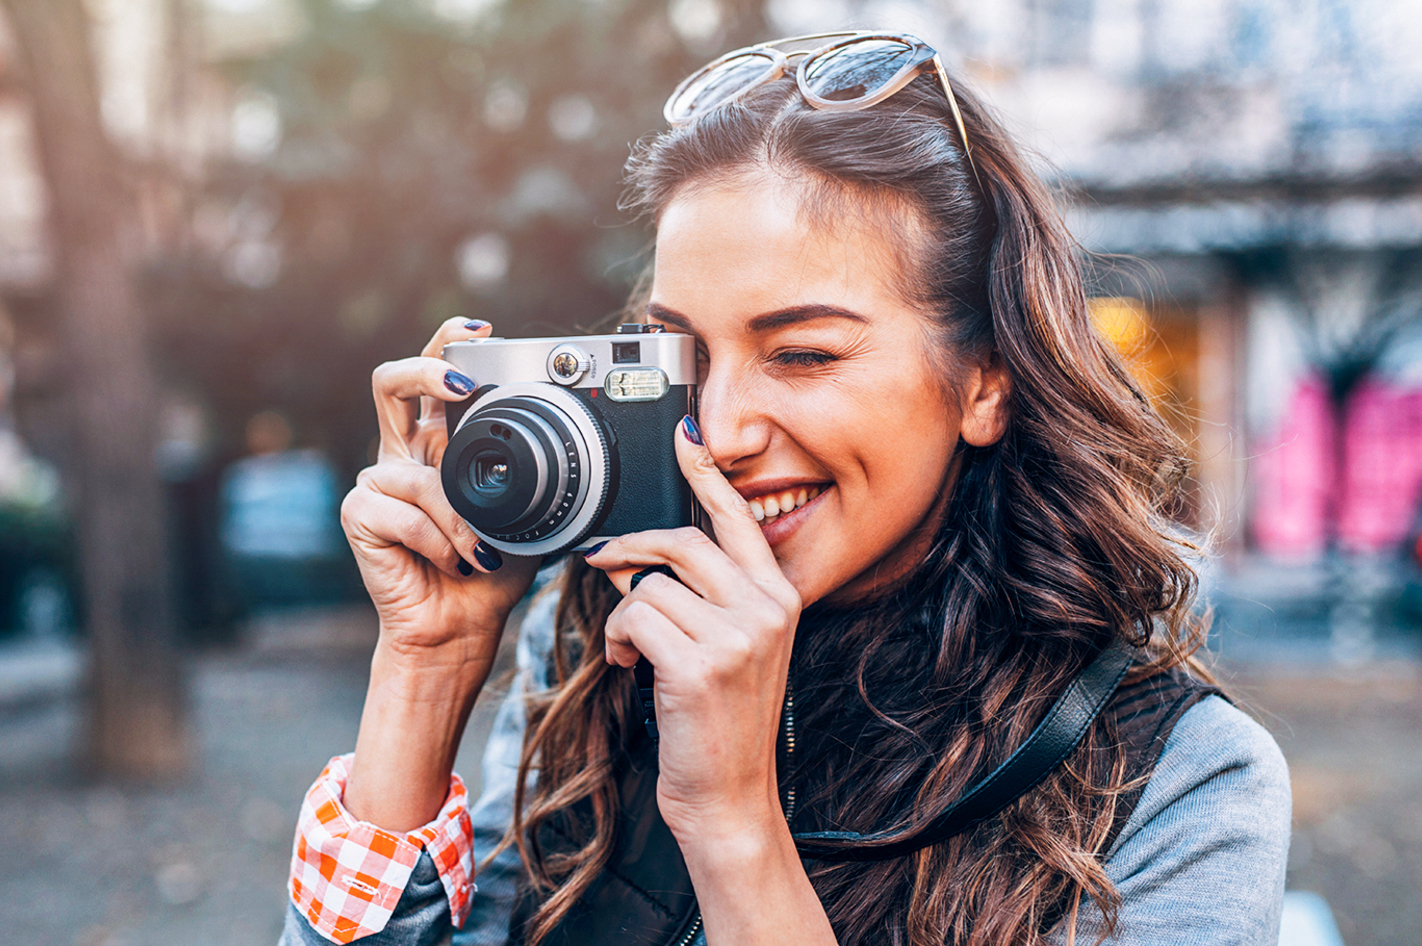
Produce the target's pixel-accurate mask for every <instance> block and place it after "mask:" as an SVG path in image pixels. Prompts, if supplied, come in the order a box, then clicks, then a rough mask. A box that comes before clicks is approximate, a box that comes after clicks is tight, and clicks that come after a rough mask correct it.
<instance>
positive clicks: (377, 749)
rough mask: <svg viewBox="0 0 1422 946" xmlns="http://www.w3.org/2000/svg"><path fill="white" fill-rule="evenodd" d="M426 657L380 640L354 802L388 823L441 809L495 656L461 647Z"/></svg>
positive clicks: (375, 820) (402, 823)
mask: <svg viewBox="0 0 1422 946" xmlns="http://www.w3.org/2000/svg"><path fill="white" fill-rule="evenodd" d="M433 656H434V655H432V654H424V655H422V656H421V659H419V660H411V659H409V657H408V655H406V654H402V653H400V652H399V651H392V649H391V648H388V647H385V646H382V645H377V646H376V649H375V654H374V655H373V656H372V658H371V667H370V684H369V687H368V688H367V690H366V698H365V708H364V710H363V711H362V713H361V721H360V733H359V735H358V736H357V737H356V752H355V760H354V762H353V764H352V766H351V773H350V780H349V782H348V784H347V788H346V797H345V804H346V808H347V810H349V811H350V812H351V814H352V815H353V816H355V817H356V818H358V819H359V820H361V821H368V822H370V823H372V824H375V825H378V826H380V827H381V828H383V829H385V830H388V831H409V830H413V829H414V828H418V827H420V826H421V825H424V824H426V823H428V822H429V821H430V820H432V819H433V818H434V817H435V815H436V814H437V813H438V812H439V808H440V805H441V804H443V802H444V799H445V797H446V795H447V793H448V791H449V784H450V774H451V773H452V772H453V770H454V757H455V755H456V754H457V753H458V751H459V740H460V737H461V736H462V735H463V733H464V725H465V723H466V722H467V721H468V719H469V712H470V710H471V709H472V708H473V706H474V701H475V700H476V699H477V698H478V696H479V691H480V690H481V689H482V688H483V684H484V681H485V679H486V678H487V677H488V674H489V666H490V665H491V663H492V661H488V660H470V659H467V658H465V657H462V656H460V655H459V654H458V653H455V652H448V653H442V654H441V655H440V657H439V659H430V658H431V657H433Z"/></svg>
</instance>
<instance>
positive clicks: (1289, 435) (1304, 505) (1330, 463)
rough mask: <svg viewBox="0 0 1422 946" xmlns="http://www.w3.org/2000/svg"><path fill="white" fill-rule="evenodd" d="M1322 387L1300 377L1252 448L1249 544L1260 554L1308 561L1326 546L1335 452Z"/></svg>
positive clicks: (1324, 384) (1318, 378)
mask: <svg viewBox="0 0 1422 946" xmlns="http://www.w3.org/2000/svg"><path fill="white" fill-rule="evenodd" d="M1333 429H1334V425H1333V408H1332V405H1331V404H1330V402H1329V396H1328V386H1327V382H1326V381H1325V380H1324V379H1323V378H1322V377H1321V376H1318V375H1307V376H1305V377H1304V378H1302V379H1301V380H1300V381H1299V383H1298V386H1297V387H1296V388H1295V389H1294V393H1293V396H1292V397H1291V398H1290V399H1289V403H1288V407H1287V408H1286V409H1285V411H1284V416H1283V418H1282V421H1281V423H1280V424H1279V427H1278V430H1277V431H1276V432H1275V433H1274V434H1273V435H1272V436H1266V437H1264V438H1262V439H1261V440H1259V441H1257V442H1256V443H1255V447H1254V459H1253V463H1252V464H1251V469H1250V473H1251V478H1252V479H1253V481H1254V502H1253V506H1254V515H1253V522H1252V525H1253V532H1254V541H1255V543H1256V544H1257V545H1258V548H1259V550H1260V551H1261V552H1265V553H1267V554H1270V555H1277V556H1280V557H1285V558H1312V557H1315V556H1318V555H1320V554H1322V553H1323V550H1324V549H1325V548H1326V547H1327V545H1328V537H1329V533H1330V531H1331V530H1330V529H1329V514H1330V511H1331V506H1332V502H1331V500H1332V492H1333V479H1334V475H1333V471H1334V465H1335V459H1334V458H1335V452H1334V440H1333Z"/></svg>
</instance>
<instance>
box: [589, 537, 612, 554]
mask: <svg viewBox="0 0 1422 946" xmlns="http://www.w3.org/2000/svg"><path fill="white" fill-rule="evenodd" d="M611 541H612V540H611V539H604V540H603V541H601V542H599V543H598V544H597V545H594V546H593V547H592V548H590V549H588V550H587V551H586V552H584V553H583V558H592V557H593V556H594V555H596V554H597V553H598V552H601V551H602V547H603V546H604V545H606V544H607V543H608V542H611Z"/></svg>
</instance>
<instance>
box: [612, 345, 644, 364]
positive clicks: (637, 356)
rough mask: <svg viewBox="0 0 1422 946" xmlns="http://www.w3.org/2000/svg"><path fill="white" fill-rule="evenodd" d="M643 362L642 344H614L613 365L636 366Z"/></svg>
mask: <svg viewBox="0 0 1422 946" xmlns="http://www.w3.org/2000/svg"><path fill="white" fill-rule="evenodd" d="M641 360H642V343H641V342H613V343H612V363H613V364H614V365H635V364H637V363H639V362H640V361H641Z"/></svg>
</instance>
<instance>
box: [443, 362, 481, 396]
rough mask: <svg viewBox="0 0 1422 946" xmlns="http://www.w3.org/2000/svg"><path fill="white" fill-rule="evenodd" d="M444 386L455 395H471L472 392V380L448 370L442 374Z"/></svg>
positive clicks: (451, 369)
mask: <svg viewBox="0 0 1422 946" xmlns="http://www.w3.org/2000/svg"><path fill="white" fill-rule="evenodd" d="M444 386H445V387H447V388H449V389H450V390H451V391H453V392H454V393H455V394H471V393H473V391H474V379H473V378H471V377H469V375H467V374H464V373H462V372H459V371H455V370H454V369H453V368H450V369H449V370H448V371H446V372H445V373H444Z"/></svg>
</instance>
